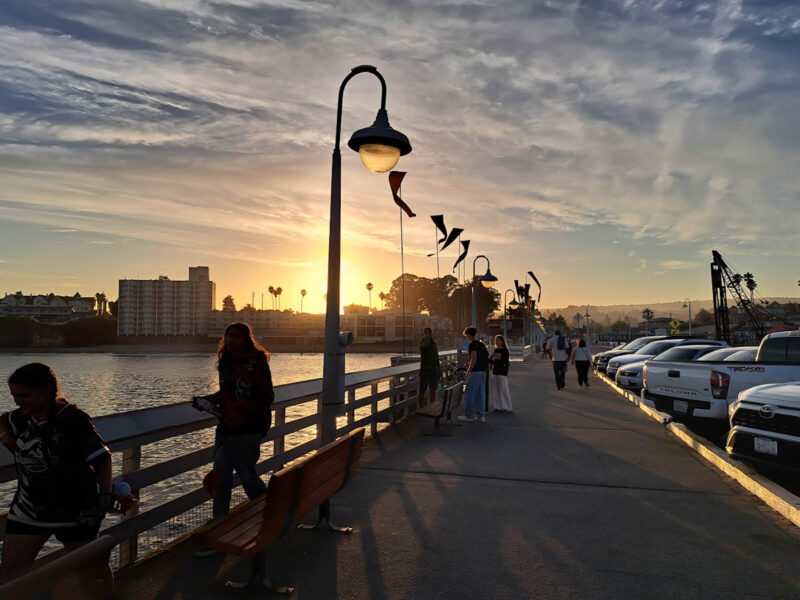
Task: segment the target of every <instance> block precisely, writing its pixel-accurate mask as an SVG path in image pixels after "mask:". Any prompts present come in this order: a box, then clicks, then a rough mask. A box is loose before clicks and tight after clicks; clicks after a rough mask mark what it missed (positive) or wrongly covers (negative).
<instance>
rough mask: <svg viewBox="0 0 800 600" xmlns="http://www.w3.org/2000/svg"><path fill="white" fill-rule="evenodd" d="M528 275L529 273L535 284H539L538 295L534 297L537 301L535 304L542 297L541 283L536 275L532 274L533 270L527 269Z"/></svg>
mask: <svg viewBox="0 0 800 600" xmlns="http://www.w3.org/2000/svg"><path fill="white" fill-rule="evenodd" d="M528 275H530V276H531V278H532V279H533V280H534V281H535V282H536V285H538V286H539V297H538V298H536V302H537V304H538V302H539V300H541V299H542V284H541V283H539V280H538V279H536V275H534V274H533V271H528Z"/></svg>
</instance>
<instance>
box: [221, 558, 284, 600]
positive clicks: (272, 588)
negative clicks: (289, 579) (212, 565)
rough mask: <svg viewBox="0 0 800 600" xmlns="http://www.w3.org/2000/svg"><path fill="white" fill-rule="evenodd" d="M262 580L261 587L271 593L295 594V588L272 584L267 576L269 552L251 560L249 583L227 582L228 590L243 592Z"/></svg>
mask: <svg viewBox="0 0 800 600" xmlns="http://www.w3.org/2000/svg"><path fill="white" fill-rule="evenodd" d="M259 579H260V580H261V585H262V586H264V588H265V589H266V590H267V591H269V592H275V593H278V594H291V593H293V592H294V588H293V587H288V586H278V585H275V584H274V583H272V580H271V579H270V578H269V575H268V574H267V552H266V550H262V551H261V552H259V553H258V554H256V555H255V556H253V557H252V558H251V559H250V579H248V580H247V581H241V582H240V581H227V582H225V587H226V588H231V589H234V590H241V589H244V588H248V587H250V586H251V585H253V584H254V583H255V582H256V581H258V580H259Z"/></svg>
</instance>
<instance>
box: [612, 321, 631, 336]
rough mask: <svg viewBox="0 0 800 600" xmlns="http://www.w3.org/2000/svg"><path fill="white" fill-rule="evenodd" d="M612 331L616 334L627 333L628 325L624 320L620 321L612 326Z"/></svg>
mask: <svg viewBox="0 0 800 600" xmlns="http://www.w3.org/2000/svg"><path fill="white" fill-rule="evenodd" d="M611 331H613V332H614V333H627V332H628V324H627V323H626V322H625V321H623V320H622V319H618V320H616V321H614V322H613V323H612V324H611Z"/></svg>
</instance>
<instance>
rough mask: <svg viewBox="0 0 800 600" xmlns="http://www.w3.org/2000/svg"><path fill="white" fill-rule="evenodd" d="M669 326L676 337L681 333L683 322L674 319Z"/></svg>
mask: <svg viewBox="0 0 800 600" xmlns="http://www.w3.org/2000/svg"><path fill="white" fill-rule="evenodd" d="M669 326H670V330H669V332H670V333H671V334H673V335H674V334H677V333H680V332H681V322H680V321H678V319H672V321H670V322H669Z"/></svg>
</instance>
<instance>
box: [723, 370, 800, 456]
mask: <svg viewBox="0 0 800 600" xmlns="http://www.w3.org/2000/svg"><path fill="white" fill-rule="evenodd" d="M728 414H729V417H730V426H731V429H730V432H729V433H728V439H727V443H726V444H725V449H726V450H727V451H728V454H730V455H731V456H734V457H736V458H744V459H747V460H751V461H756V462H762V463H769V464H779V465H783V466H790V467H793V468H800V461H798V458H800V381H791V382H787V383H768V384H765V385H757V386H755V387H751V388H749V389H747V390H744V391H743V392H742V393H740V394H739V397H738V398H737V399H736V401H735V402H734V403H733V404H731V406H730V409H729V411H728Z"/></svg>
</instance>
